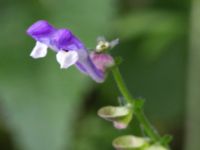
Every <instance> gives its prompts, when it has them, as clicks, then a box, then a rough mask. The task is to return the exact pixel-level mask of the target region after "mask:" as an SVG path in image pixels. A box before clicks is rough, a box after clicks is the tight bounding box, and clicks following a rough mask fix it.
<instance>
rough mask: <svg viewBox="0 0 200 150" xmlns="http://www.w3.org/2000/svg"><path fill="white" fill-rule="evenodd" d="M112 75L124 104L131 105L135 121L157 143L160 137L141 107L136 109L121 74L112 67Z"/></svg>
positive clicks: (117, 69) (134, 100) (134, 101)
mask: <svg viewBox="0 0 200 150" xmlns="http://www.w3.org/2000/svg"><path fill="white" fill-rule="evenodd" d="M112 73H113V76H114V79H115V81H116V83H117V86H118V88H119V90H120V92H121V94H122V95H123V97H124V98H125V100H126V102H127V103H129V104H133V108H134V112H135V115H136V117H137V119H138V120H139V122H140V124H141V125H142V126H143V128H144V131H145V133H146V134H147V135H148V136H149V137H150V138H151V139H152V140H153V141H155V142H156V141H157V142H158V141H159V140H160V136H159V134H158V133H157V131H155V130H154V128H153V127H152V125H151V124H150V122H149V121H148V119H147V118H146V116H145V114H144V112H143V110H142V107H136V101H137V100H136V99H134V98H133V97H132V96H131V94H130V93H129V91H128V89H127V87H126V85H125V83H124V81H123V78H122V76H121V73H120V71H119V68H118V67H114V68H113V69H112Z"/></svg>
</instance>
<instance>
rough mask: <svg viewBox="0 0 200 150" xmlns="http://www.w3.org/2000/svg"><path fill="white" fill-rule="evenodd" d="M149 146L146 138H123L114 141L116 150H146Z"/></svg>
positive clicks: (128, 136) (129, 136) (130, 136)
mask: <svg viewBox="0 0 200 150" xmlns="http://www.w3.org/2000/svg"><path fill="white" fill-rule="evenodd" d="M148 145H149V144H148V140H147V139H146V138H141V137H136V136H133V135H125V136H121V137H118V138H116V139H115V140H114V141H113V146H114V148H115V149H116V150H144V149H145V148H146V147H148Z"/></svg>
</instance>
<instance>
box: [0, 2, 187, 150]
mask: <svg viewBox="0 0 200 150" xmlns="http://www.w3.org/2000/svg"><path fill="white" fill-rule="evenodd" d="M0 3H1V5H0V18H1V21H0V28H1V34H0V40H1V42H0V106H1V107H0V113H1V114H2V115H1V119H0V149H3V150H11V149H17V148H18V149H20V150H64V149H72V150H102V149H104V150H109V149H113V148H112V145H111V141H112V140H113V139H114V138H115V137H117V136H119V135H123V134H126V133H129V134H130V133H133V134H136V135H141V134H142V131H140V130H138V128H137V126H138V123H137V122H136V121H134V117H133V122H132V123H131V125H130V127H129V128H128V129H127V130H125V131H116V129H114V128H113V127H112V124H111V123H108V122H104V121H103V120H101V119H100V118H98V117H97V115H96V111H97V110H98V108H100V107H101V106H104V105H111V104H115V105H117V96H118V91H117V89H116V87H115V83H114V82H113V80H112V78H111V76H109V77H108V80H107V81H106V83H105V84H102V85H99V86H97V87H96V86H95V87H93V86H91V85H92V84H91V83H92V82H90V81H89V78H87V77H84V75H82V74H80V73H79V72H78V71H77V70H76V69H74V68H70V69H69V70H60V69H59V65H58V64H57V62H56V60H55V54H54V53H53V52H51V51H49V53H48V56H47V57H46V58H44V59H40V60H33V59H31V58H30V57H29V53H30V51H31V48H32V47H33V46H34V41H33V40H32V39H31V38H30V37H28V36H26V34H25V30H26V29H27V27H28V26H29V25H31V24H32V23H33V22H34V21H36V20H38V19H46V20H48V21H49V22H51V23H52V24H54V25H55V26H57V27H66V28H70V29H72V30H73V32H74V33H75V34H76V35H77V36H79V37H80V38H81V40H82V41H84V42H85V43H86V45H87V47H89V48H92V47H94V45H95V44H96V43H95V42H96V37H97V36H99V35H106V36H107V37H108V38H110V39H111V38H112V37H113V38H116V37H119V38H120V40H121V43H120V45H119V46H118V47H117V48H115V49H114V50H112V51H111V52H112V54H114V55H115V56H122V58H123V62H122V64H121V65H120V69H121V70H122V73H123V76H124V77H125V81H126V82H127V85H128V87H129V88H130V90H131V92H132V93H133V94H134V96H138V97H144V98H146V103H145V109H146V110H145V111H146V112H147V114H148V116H149V117H150V119H151V121H152V122H153V124H155V125H156V127H157V128H158V129H159V130H160V131H161V132H165V133H173V134H174V143H173V145H174V149H176V150H181V145H182V143H181V142H182V141H181V137H182V134H183V131H182V128H183V115H184V103H185V73H186V70H185V67H186V64H187V60H186V54H187V39H188V20H189V19H188V17H189V8H188V6H189V3H190V1H189V0H184V1H174V0H168V1H160V0H84V1H80V0H57V1H53V0H29V1H26V0H16V1H12V0H7V1H2V2H0ZM133 126H134V127H135V128H134V130H133ZM5 139H6V140H5ZM9 139H10V140H9ZM2 141H5V142H2ZM9 145H12V146H9ZM12 147H14V148H12Z"/></svg>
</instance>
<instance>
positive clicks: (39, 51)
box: [30, 42, 48, 59]
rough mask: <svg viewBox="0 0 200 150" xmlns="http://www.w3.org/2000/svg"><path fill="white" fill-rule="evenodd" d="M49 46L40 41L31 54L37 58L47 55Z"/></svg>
mask: <svg viewBox="0 0 200 150" xmlns="http://www.w3.org/2000/svg"><path fill="white" fill-rule="evenodd" d="M47 48H48V46H47V45H45V44H43V43H40V42H36V45H35V47H34V48H33V50H32V52H31V54H30V56H31V57H33V58H35V59H37V58H42V57H45V56H46V55H47Z"/></svg>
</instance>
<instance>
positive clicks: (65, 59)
mask: <svg viewBox="0 0 200 150" xmlns="http://www.w3.org/2000/svg"><path fill="white" fill-rule="evenodd" d="M78 58H79V57H78V53H77V52H76V51H68V52H66V51H64V50H60V51H59V52H58V53H57V55H56V59H57V61H58V63H59V64H60V68H61V69H64V68H68V67H70V66H71V65H74V64H75V63H76V62H77V61H78Z"/></svg>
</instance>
